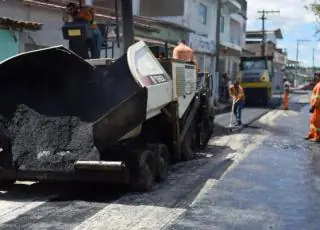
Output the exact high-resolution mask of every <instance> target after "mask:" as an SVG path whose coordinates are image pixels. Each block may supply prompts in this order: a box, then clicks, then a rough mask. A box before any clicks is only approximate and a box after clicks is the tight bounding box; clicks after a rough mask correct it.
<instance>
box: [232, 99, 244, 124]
mask: <svg viewBox="0 0 320 230" xmlns="http://www.w3.org/2000/svg"><path fill="white" fill-rule="evenodd" d="M243 107H244V101H242V100H240V101H237V102H236V103H235V104H234V107H233V113H234V115H235V116H236V121H237V124H239V125H240V124H242V122H241V115H242V109H243Z"/></svg>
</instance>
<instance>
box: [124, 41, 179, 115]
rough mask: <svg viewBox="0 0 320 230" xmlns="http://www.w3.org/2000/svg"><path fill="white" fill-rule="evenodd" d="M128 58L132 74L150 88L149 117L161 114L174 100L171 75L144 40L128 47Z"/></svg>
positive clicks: (141, 83) (140, 82) (142, 84)
mask: <svg viewBox="0 0 320 230" xmlns="http://www.w3.org/2000/svg"><path fill="white" fill-rule="evenodd" d="M127 59H128V65H129V68H130V71H131V74H132V76H133V77H134V78H135V80H136V81H137V82H138V83H139V84H140V85H141V86H142V87H146V88H147V89H148V100H147V101H148V102H147V119H149V118H151V117H154V116H156V115H158V114H160V113H161V109H162V108H163V107H165V106H166V105H167V104H168V103H170V102H171V101H172V100H173V86H172V79H171V77H170V76H169V75H168V73H167V72H166V71H165V70H164V68H163V67H162V65H161V64H160V63H159V62H158V60H157V59H156V57H155V56H154V55H153V54H152V52H151V51H150V49H149V48H148V46H147V45H146V44H145V43H144V42H143V41H140V42H137V43H135V44H133V45H132V46H130V47H129V48H128V51H127Z"/></svg>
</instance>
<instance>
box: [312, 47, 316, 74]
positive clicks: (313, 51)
mask: <svg viewBox="0 0 320 230" xmlns="http://www.w3.org/2000/svg"><path fill="white" fill-rule="evenodd" d="M315 51H316V49H315V48H313V49H312V74H314V72H315V65H314V53H315Z"/></svg>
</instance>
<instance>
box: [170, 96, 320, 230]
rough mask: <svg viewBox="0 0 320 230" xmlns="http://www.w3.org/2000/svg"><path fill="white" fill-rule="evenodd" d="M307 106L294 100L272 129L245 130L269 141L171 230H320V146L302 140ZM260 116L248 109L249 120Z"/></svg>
mask: <svg viewBox="0 0 320 230" xmlns="http://www.w3.org/2000/svg"><path fill="white" fill-rule="evenodd" d="M307 101H308V95H303V94H301V95H294V96H293V97H292V99H291V103H290V111H281V112H280V114H281V116H280V117H279V119H276V122H275V123H274V124H273V125H270V124H269V125H265V124H263V123H260V122H258V121H257V122H254V123H253V124H251V125H250V126H249V127H247V128H245V129H243V132H244V133H249V134H253V135H259V134H262V133H268V137H267V138H266V139H264V140H263V142H262V143H261V144H259V145H258V146H256V148H255V149H254V150H252V151H250V153H249V154H248V156H247V157H246V158H245V159H243V160H242V161H240V162H239V164H238V165H237V166H236V167H234V168H233V169H232V170H230V171H229V172H227V173H226V174H225V175H224V176H223V177H222V178H221V179H220V180H219V182H218V183H217V184H216V186H214V187H213V188H212V189H211V190H210V191H208V192H207V193H206V194H205V195H204V196H203V199H201V200H200V201H198V202H197V203H196V204H195V205H194V206H192V207H190V208H189V209H188V211H186V212H185V213H184V214H183V215H182V216H181V217H180V218H179V219H178V220H177V221H175V223H173V224H172V225H170V226H169V227H167V228H166V229H227V230H229V229H243V230H250V229H252V230H257V229H259V230H260V229H261V230H264V229H288V230H303V229H306V230H318V229H320V218H319V217H320V186H319V185H320V180H319V178H320V144H316V143H309V142H308V141H305V140H303V137H304V136H305V135H306V132H307V130H308V119H309V113H308V111H309V106H308V105H307ZM259 111H260V110H259V109H247V110H245V113H244V115H245V116H244V117H246V115H247V116H249V115H250V116H256V114H258V113H260V112H259ZM252 113H255V114H252ZM224 116H225V115H222V116H221V118H220V119H221V120H222V121H221V123H222V122H223V117H224ZM225 124H226V123H225V122H224V123H222V125H225ZM249 136H250V135H249ZM249 139H250V138H249ZM249 139H248V142H250V141H251V140H249Z"/></svg>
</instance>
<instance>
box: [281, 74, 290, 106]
mask: <svg viewBox="0 0 320 230" xmlns="http://www.w3.org/2000/svg"><path fill="white" fill-rule="evenodd" d="M283 81H284V97H283V108H284V110H288V109H289V93H290V86H291V84H290V82H289V81H288V80H287V79H286V78H284V79H283Z"/></svg>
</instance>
